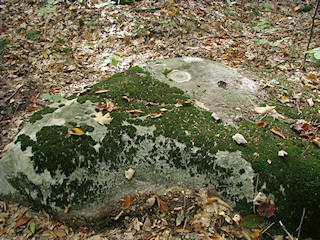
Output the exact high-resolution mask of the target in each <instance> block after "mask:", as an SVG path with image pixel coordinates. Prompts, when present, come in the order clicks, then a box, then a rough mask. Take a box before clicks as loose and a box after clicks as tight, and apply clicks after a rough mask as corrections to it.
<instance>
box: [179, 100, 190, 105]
mask: <svg viewBox="0 0 320 240" xmlns="http://www.w3.org/2000/svg"><path fill="white" fill-rule="evenodd" d="M191 103H192V102H191V101H179V102H178V104H180V105H182V106H183V105H190V104H191Z"/></svg>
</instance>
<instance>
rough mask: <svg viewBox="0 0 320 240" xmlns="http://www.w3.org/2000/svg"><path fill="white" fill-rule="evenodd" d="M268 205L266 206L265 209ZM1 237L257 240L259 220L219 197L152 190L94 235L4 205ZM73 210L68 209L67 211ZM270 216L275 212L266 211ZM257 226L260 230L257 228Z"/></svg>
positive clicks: (129, 200)
mask: <svg viewBox="0 0 320 240" xmlns="http://www.w3.org/2000/svg"><path fill="white" fill-rule="evenodd" d="M268 206H269V205H268ZM1 207H2V208H3V209H2V211H4V213H3V214H2V220H3V223H2V224H3V225H4V226H5V227H4V228H3V229H2V230H1V235H2V236H4V237H7V238H10V239H11V238H13V237H15V236H23V237H26V238H30V237H39V236H41V237H45V238H46V239H55V238H63V239H66V238H69V239H70V238H71V239H181V237H182V236H184V237H185V238H187V239H188V238H189V239H221V240H222V239H258V238H259V236H261V234H262V229H263V227H264V228H266V227H267V226H266V225H264V224H261V222H262V220H263V218H262V217H260V216H259V215H249V216H247V217H246V218H244V219H242V217H241V216H240V215H238V214H235V213H234V212H233V210H232V208H231V207H230V205H229V204H228V203H227V202H225V201H224V200H223V199H222V198H221V197H220V196H219V194H218V193H217V192H215V191H213V190H207V189H200V190H199V191H198V192H195V191H193V190H188V189H184V188H183V187H175V188H171V189H168V190H166V192H165V193H164V194H163V195H160V196H159V195H156V194H155V193H152V192H151V191H150V192H148V193H144V194H138V193H134V194H132V195H127V196H124V198H123V199H122V200H121V201H119V204H118V208H117V209H115V212H116V213H117V215H116V216H115V217H113V219H114V225H113V228H112V229H106V230H105V231H103V232H102V233H99V234H95V233H94V232H90V231H89V230H88V229H87V228H85V227H80V228H79V229H78V231H76V232H75V231H72V230H71V229H69V228H67V227H66V226H64V225H63V224H61V223H54V222H52V221H50V217H49V215H48V214H46V213H45V212H44V211H42V212H36V211H33V210H31V209H29V208H27V207H21V206H19V205H17V204H2V206H1ZM70 209H72V206H71V205H70V206H68V207H66V211H65V212H68V211H69V210H70ZM266 212H267V213H269V214H270V215H273V214H274V211H273V212H272V211H266ZM259 224H260V225H259Z"/></svg>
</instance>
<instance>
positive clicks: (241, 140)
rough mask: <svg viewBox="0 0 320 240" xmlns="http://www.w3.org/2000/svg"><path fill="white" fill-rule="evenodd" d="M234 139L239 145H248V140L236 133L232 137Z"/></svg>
mask: <svg viewBox="0 0 320 240" xmlns="http://www.w3.org/2000/svg"><path fill="white" fill-rule="evenodd" d="M232 139H233V140H234V141H235V142H236V143H238V144H247V143H248V142H247V140H246V139H245V138H244V136H242V135H241V134H240V133H236V134H235V135H233V136H232Z"/></svg>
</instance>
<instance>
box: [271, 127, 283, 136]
mask: <svg viewBox="0 0 320 240" xmlns="http://www.w3.org/2000/svg"><path fill="white" fill-rule="evenodd" d="M270 132H272V133H274V134H276V135H278V136H279V137H282V138H286V136H285V135H283V133H281V132H279V131H278V130H276V129H274V128H271V129H270Z"/></svg>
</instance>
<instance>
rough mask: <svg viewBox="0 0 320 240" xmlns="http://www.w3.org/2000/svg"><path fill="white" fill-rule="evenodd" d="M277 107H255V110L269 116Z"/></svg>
mask: <svg viewBox="0 0 320 240" xmlns="http://www.w3.org/2000/svg"><path fill="white" fill-rule="evenodd" d="M275 108H276V107H275V106H268V105H267V106H265V107H255V108H254V109H253V110H254V111H255V112H257V113H259V114H267V113H271V112H272V110H273V109H275Z"/></svg>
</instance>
